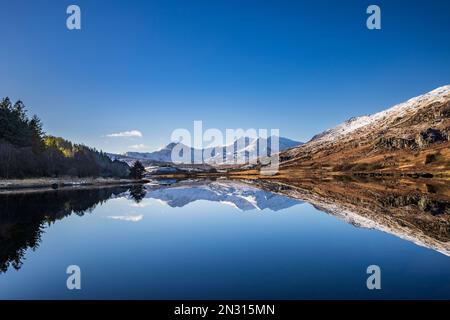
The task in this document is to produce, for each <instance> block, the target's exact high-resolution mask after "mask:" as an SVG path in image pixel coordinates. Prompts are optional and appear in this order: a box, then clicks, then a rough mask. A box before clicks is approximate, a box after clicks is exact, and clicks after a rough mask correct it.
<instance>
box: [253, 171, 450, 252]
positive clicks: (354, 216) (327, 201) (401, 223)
mask: <svg viewBox="0 0 450 320" xmlns="http://www.w3.org/2000/svg"><path fill="white" fill-rule="evenodd" d="M245 183H248V184H250V185H252V186H255V187H259V188H262V189H264V190H268V191H271V192H276V193H279V194H283V195H287V196H289V197H292V198H295V199H299V200H302V201H305V202H308V203H311V204H312V205H313V206H314V207H316V208H317V209H318V210H321V211H324V212H327V213H329V214H332V215H334V216H336V217H338V218H340V219H343V220H345V221H346V222H348V223H351V224H353V225H355V226H357V227H364V228H372V229H378V230H381V231H384V232H387V233H390V234H393V235H395V236H397V237H400V238H402V239H405V240H408V241H411V242H414V243H416V244H418V245H420V246H424V247H427V248H430V249H433V250H436V251H439V252H441V253H443V254H445V255H447V256H450V188H449V187H448V182H447V181H442V182H438V181H433V183H431V180H430V179H423V180H420V179H417V180H410V179H400V180H398V179H395V180H389V179H385V180H382V179H375V178H370V179H369V178H349V177H345V178H343V177H341V178H333V179H326V180H317V179H315V180H307V179H303V180H302V181H301V182H299V181H292V180H252V181H245Z"/></svg>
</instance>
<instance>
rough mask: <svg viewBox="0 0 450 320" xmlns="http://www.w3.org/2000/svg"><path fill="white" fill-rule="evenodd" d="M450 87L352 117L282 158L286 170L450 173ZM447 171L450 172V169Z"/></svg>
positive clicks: (281, 155) (293, 149) (282, 164)
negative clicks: (377, 110) (373, 112)
mask: <svg viewBox="0 0 450 320" xmlns="http://www.w3.org/2000/svg"><path fill="white" fill-rule="evenodd" d="M449 140H450V85H446V86H443V87H440V88H437V89H435V90H433V91H431V92H429V93H426V94H424V95H421V96H418V97H415V98H412V99H410V100H408V101H406V102H404V103H400V104H398V105H395V106H393V107H391V108H389V109H387V110H384V111H381V112H378V113H376V114H373V115H365V116H361V117H355V118H351V119H349V120H347V121H345V122H344V123H342V124H340V125H338V126H336V127H334V128H332V129H329V130H326V131H324V132H322V133H320V134H318V135H316V136H314V137H313V138H312V139H311V140H310V141H309V142H307V143H306V144H304V145H301V146H299V147H295V148H292V149H290V150H287V151H285V152H281V153H280V159H281V162H282V163H281V166H282V167H284V168H288V167H289V168H292V169H293V168H294V167H297V169H300V167H302V168H304V170H303V171H304V172H306V171H305V170H308V172H312V171H315V170H317V171H324V170H328V171H358V172H359V171H374V170H377V171H378V172H379V171H399V170H400V171H408V172H409V171H412V172H415V173H417V172H421V173H427V172H436V171H437V170H439V172H445V171H446V170H447V169H448V168H449V163H448V159H449V158H450V148H449V147H450V141H449ZM446 168H447V169H446Z"/></svg>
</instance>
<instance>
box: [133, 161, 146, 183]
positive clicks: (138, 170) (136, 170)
mask: <svg viewBox="0 0 450 320" xmlns="http://www.w3.org/2000/svg"><path fill="white" fill-rule="evenodd" d="M144 173H145V168H144V166H143V165H142V163H141V162H140V161H136V162H135V163H134V164H133V166H132V167H131V169H130V176H131V178H133V179H137V180H140V179H142V178H143V177H144Z"/></svg>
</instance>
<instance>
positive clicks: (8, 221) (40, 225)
mask: <svg viewBox="0 0 450 320" xmlns="http://www.w3.org/2000/svg"><path fill="white" fill-rule="evenodd" d="M135 188H137V189H135ZM129 189H130V188H129V187H112V188H96V189H78V190H56V191H51V192H24V193H9V194H2V195H0V272H6V271H7V270H8V268H9V267H13V268H14V269H17V270H18V269H20V267H21V266H22V264H23V257H24V255H25V252H26V250H27V249H28V248H31V249H33V250H36V249H37V248H38V247H39V243H40V242H41V236H42V234H43V232H44V229H45V228H46V227H47V226H49V225H51V224H53V223H54V222H55V221H57V220H60V219H63V218H65V217H67V216H69V215H71V214H76V215H79V216H83V215H84V214H85V213H89V212H92V211H93V210H94V209H95V207H96V206H97V205H98V204H100V203H103V202H105V201H107V200H108V199H111V198H113V197H117V196H119V195H121V194H124V193H125V192H126V191H128V190H129ZM131 189H132V190H133V191H132V192H130V194H131V196H132V197H133V198H135V199H136V201H140V199H142V198H143V196H142V191H139V190H142V189H139V187H133V188H131ZM144 196H145V194H144Z"/></svg>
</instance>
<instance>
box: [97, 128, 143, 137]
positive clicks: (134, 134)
mask: <svg viewBox="0 0 450 320" xmlns="http://www.w3.org/2000/svg"><path fill="white" fill-rule="evenodd" d="M106 136H107V137H108V138H142V137H143V135H142V132H140V131H139V130H131V131H123V132H116V133H111V134H107V135H106Z"/></svg>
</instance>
